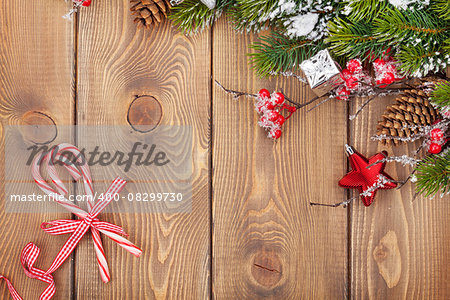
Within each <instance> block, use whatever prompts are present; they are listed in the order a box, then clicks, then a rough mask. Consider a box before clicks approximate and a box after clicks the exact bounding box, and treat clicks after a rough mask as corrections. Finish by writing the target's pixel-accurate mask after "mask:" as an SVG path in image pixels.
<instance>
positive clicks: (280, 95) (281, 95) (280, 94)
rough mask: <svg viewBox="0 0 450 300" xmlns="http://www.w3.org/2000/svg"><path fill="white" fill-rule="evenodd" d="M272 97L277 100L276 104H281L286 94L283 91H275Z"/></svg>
mask: <svg viewBox="0 0 450 300" xmlns="http://www.w3.org/2000/svg"><path fill="white" fill-rule="evenodd" d="M272 98H273V99H274V100H275V103H276V104H281V103H283V102H284V95H283V94H282V93H275V94H273V96H272Z"/></svg>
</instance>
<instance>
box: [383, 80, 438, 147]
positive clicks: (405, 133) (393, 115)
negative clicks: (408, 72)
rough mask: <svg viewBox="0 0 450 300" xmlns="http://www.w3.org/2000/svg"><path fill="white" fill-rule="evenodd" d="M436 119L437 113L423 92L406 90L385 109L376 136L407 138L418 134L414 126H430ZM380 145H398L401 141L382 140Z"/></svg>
mask: <svg viewBox="0 0 450 300" xmlns="http://www.w3.org/2000/svg"><path fill="white" fill-rule="evenodd" d="M438 118H439V113H438V111H437V110H436V109H435V108H434V107H433V106H432V105H431V103H430V101H429V100H428V95H427V94H426V93H425V92H424V91H422V90H417V89H412V90H406V91H404V92H403V93H402V94H400V95H398V96H397V98H396V99H395V100H394V103H393V104H391V105H389V106H387V107H386V110H385V112H384V114H383V115H382V119H381V121H379V122H378V126H377V135H378V136H380V135H387V136H391V137H401V138H408V137H411V136H413V135H414V134H416V133H418V132H419V129H418V128H414V126H418V127H419V126H427V125H432V124H433V123H434V121H436V119H438ZM382 143H383V144H385V145H386V144H387V145H390V144H391V143H392V144H394V145H399V144H400V143H402V141H400V140H397V139H382Z"/></svg>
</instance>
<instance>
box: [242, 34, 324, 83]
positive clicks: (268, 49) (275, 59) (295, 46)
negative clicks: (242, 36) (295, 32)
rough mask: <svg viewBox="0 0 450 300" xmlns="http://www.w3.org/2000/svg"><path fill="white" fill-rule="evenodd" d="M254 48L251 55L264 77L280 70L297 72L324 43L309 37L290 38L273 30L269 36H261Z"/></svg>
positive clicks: (256, 68) (258, 72)
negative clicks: (303, 62) (302, 63)
mask: <svg viewBox="0 0 450 300" xmlns="http://www.w3.org/2000/svg"><path fill="white" fill-rule="evenodd" d="M252 48H253V49H254V50H255V51H256V52H254V53H249V56H250V57H251V61H252V62H253V66H254V68H255V70H256V73H257V74H258V75H260V76H262V77H263V76H269V75H271V74H272V75H273V74H277V73H280V72H288V71H291V72H296V71H297V68H298V66H299V65H300V63H301V62H302V61H304V60H305V59H307V58H309V57H311V56H313V55H314V54H316V53H317V52H318V51H319V50H321V49H323V48H324V45H323V43H321V42H313V41H311V40H307V39H300V38H298V39H290V38H288V37H286V36H284V35H282V34H279V33H276V32H272V33H271V34H270V35H269V36H267V37H261V38H260V41H259V42H258V43H255V44H253V45H252Z"/></svg>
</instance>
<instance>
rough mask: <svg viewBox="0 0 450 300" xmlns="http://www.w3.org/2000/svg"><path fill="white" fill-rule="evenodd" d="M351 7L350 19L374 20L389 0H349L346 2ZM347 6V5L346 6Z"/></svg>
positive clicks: (348, 7)
mask: <svg viewBox="0 0 450 300" xmlns="http://www.w3.org/2000/svg"><path fill="white" fill-rule="evenodd" d="M344 5H346V6H347V9H350V11H351V13H350V14H349V19H351V20H352V21H355V22H356V21H361V20H366V22H370V21H372V20H373V19H374V18H376V16H377V15H378V14H379V13H380V12H381V11H383V10H384V9H385V8H386V7H387V6H388V5H389V2H388V1H380V0H348V1H346V2H345V3H344ZM344 8H345V6H344Z"/></svg>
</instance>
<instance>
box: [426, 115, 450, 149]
mask: <svg viewBox="0 0 450 300" xmlns="http://www.w3.org/2000/svg"><path fill="white" fill-rule="evenodd" d="M440 123H441V122H440V121H438V122H436V123H435V125H436V126H437V127H435V128H433V129H432V130H431V131H430V134H429V138H428V141H427V142H426V145H427V146H428V153H430V154H439V153H441V152H442V148H443V146H444V145H445V144H446V143H447V141H448V139H447V137H446V135H445V133H444V130H442V128H440V127H441V126H440ZM445 127H447V126H445Z"/></svg>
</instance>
